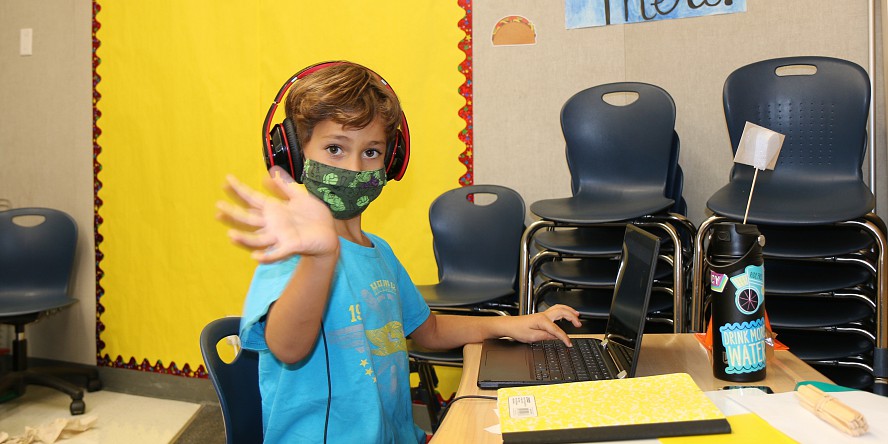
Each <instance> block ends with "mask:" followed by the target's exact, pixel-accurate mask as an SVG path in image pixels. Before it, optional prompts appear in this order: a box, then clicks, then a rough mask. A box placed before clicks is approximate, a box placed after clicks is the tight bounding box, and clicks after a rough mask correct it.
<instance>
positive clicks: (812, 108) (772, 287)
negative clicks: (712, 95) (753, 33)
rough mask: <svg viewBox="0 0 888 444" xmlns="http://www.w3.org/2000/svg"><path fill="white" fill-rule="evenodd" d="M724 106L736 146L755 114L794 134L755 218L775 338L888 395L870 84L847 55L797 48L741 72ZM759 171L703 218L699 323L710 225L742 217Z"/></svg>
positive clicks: (697, 274)
mask: <svg viewBox="0 0 888 444" xmlns="http://www.w3.org/2000/svg"><path fill="white" fill-rule="evenodd" d="M723 101H724V110H725V119H726V121H727V126H728V132H729V134H730V139H731V147H732V149H733V150H734V152H735V153H736V150H737V147H738V144H739V141H740V137H741V134H742V132H743V128H744V125H745V124H746V122H747V121H748V122H752V123H754V124H757V125H760V126H763V127H766V128H769V129H771V130H774V131H776V132H778V133H781V134H784V135H785V140H784V144H783V148H782V150H781V152H780V156H779V157H778V160H777V164H776V166H775V168H774V170H773V171H772V170H766V171H760V172H759V173H758V177H757V180H756V183H755V188H754V194H753V196H752V200H751V205H750V207H749V213H748V221H747V222H748V223H750V224H755V225H757V226H758V227H759V230H760V231H761V232H762V234H764V235H765V238H766V244H765V247H764V249H763V253H764V256H765V293H766V295H767V301H766V305H765V306H766V309H767V311H768V314H769V316H770V320H771V324H772V326H773V327H774V330H775V331H776V332H777V333H778V336H777V339H778V340H779V341H781V342H783V343H785V344H787V345H788V346H789V347H790V350H791V351H792V352H793V353H794V354H796V355H797V356H799V357H800V358H802V359H803V360H805V361H807V362H808V363H810V364H811V365H813V366H814V367H815V368H816V369H817V370H818V371H820V372H822V373H824V374H826V375H827V376H828V377H829V378H830V379H833V380H834V381H836V382H837V383H839V384H842V385H848V386H852V387H857V388H864V389H874V390H877V391H880V392H883V393H884V392H886V389H888V385H886V384H888V380H886V377H888V354H886V347H888V332H886V328H888V325H886V324H885V321H886V305H888V302H886V291H888V287H886V273H885V246H886V244H885V242H886V241H885V239H886V238H885V233H886V231H885V225H884V223H883V222H882V220H881V219H880V218H879V217H878V216H877V215H876V214H875V213H873V208H874V205H875V199H874V196H873V194H872V192H870V190H869V188H867V185H866V183H864V180H863V173H862V165H863V160H864V156H865V154H866V140H867V133H866V123H867V116H868V112H869V105H870V81H869V77H868V76H867V73H866V71H864V70H863V68H861V67H860V66H858V65H856V64H854V63H852V62H849V61H845V60H840V59H835V58H828V57H787V58H779V59H771V60H764V61H761V62H757V63H752V64H750V65H747V66H744V67H741V68H739V69H737V70H736V71H734V72H733V73H732V74H731V75H730V76H729V77H728V78H727V80H726V82H725V86H724V94H723ZM753 175H754V169H753V167H751V166H747V165H742V164H736V165H734V167H733V168H732V170H731V174H730V181H729V183H728V184H727V185H725V186H724V187H722V188H721V189H719V190H718V191H717V192H716V193H715V194H714V195H713V196H712V197H711V198H710V199H709V201H708V202H707V204H706V205H707V207H708V209H709V210H710V211H711V212H712V213H713V216H712V217H710V218H709V219H708V220H706V221H705V222H704V223H702V224H701V225H700V227H699V230H698V233H697V239H696V247H695V258H694V278H693V287H694V289H693V296H694V297H693V307H692V318H691V321H692V329H694V330H697V331H701V330H702V329H703V328H704V325H705V319H706V312H707V306H708V305H707V302H708V301H707V297H708V294H707V292H706V290H705V289H706V288H707V287H708V286H707V284H708V281H707V277H706V274H707V270H706V268H705V265H704V261H703V256H704V254H705V252H704V244H705V241H706V239H707V236H709V233H710V228H711V227H712V224H713V223H715V222H718V221H742V220H743V218H744V215H745V213H746V206H747V201H748V197H749V193H750V189H751V185H752V179H753Z"/></svg>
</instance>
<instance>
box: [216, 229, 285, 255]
mask: <svg viewBox="0 0 888 444" xmlns="http://www.w3.org/2000/svg"><path fill="white" fill-rule="evenodd" d="M228 237H229V238H230V239H231V240H232V242H234V243H235V244H237V245H240V246H242V247H244V248H247V249H249V250H263V249H266V248H268V247H270V246H271V245H274V243H275V242H276V241H277V238H276V237H275V236H274V235H272V234H268V233H261V234H256V233H247V232H243V231H239V230H229V231H228Z"/></svg>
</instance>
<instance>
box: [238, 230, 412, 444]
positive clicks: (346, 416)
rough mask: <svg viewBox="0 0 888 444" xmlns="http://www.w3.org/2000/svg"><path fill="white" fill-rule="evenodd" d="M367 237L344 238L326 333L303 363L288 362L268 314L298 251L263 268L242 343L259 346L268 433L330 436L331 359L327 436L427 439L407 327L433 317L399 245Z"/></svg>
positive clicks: (282, 439)
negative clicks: (275, 346) (273, 337)
mask: <svg viewBox="0 0 888 444" xmlns="http://www.w3.org/2000/svg"><path fill="white" fill-rule="evenodd" d="M367 237H368V238H370V240H371V241H372V242H373V247H370V248H368V247H363V246H361V245H358V244H355V243H352V242H349V241H347V240H345V239H342V238H340V239H339V243H340V252H339V262H338V263H337V265H336V273H335V275H334V277H333V287H332V289H331V290H330V297H329V302H328V304H327V309H326V311H325V312H324V319H323V330H324V336H326V339H325V338H324V336H322V335H318V340H317V342H316V343H315V347H314V348H313V349H312V351H311V353H310V355H309V356H307V357H306V358H305V359H303V360H302V361H300V362H298V363H296V364H292V365H287V364H284V363H282V362H281V361H279V360H278V359H277V358H275V357H274V355H272V354H271V352H270V351H269V350H268V345H267V344H266V343H265V316H266V315H267V314H268V308H269V307H270V306H271V304H272V303H273V302H274V301H276V300H277V299H278V297H280V294H281V291H282V290H283V289H284V287H285V286H286V285H287V282H288V281H289V280H290V276H291V275H292V274H293V271H294V270H295V268H296V264H297V263H298V261H299V257H298V256H296V257H292V258H289V259H287V260H284V261H280V262H276V263H273V264H268V265H260V266H259V267H258V268H257V269H256V273H255V275H254V276H253V282H252V284H251V285H250V290H249V292H248V293H247V300H246V302H245V304H244V313H243V317H242V320H241V328H240V336H241V342H242V344H243V347H244V348H246V349H250V350H256V351H257V352H259V390H260V393H261V394H262V421H263V426H264V429H265V442H270V443H310V442H322V441H323V437H324V423H325V419H326V409H327V399H328V395H327V390H328V382H327V378H328V363H329V379H330V382H331V384H330V386H331V388H332V398H331V401H330V414H329V424H328V425H327V442H329V443H338V442H342V443H357V442H360V443H416V442H424V441H425V432H423V430H422V429H420V428H419V427H417V426H416V425H415V424H414V422H413V411H412V402H411V399H410V371H409V368H408V361H407V344H406V339H405V336H407V335H409V334H410V333H412V332H413V330H415V329H416V328H417V327H419V326H420V325H421V324H422V323H423V322H425V320H426V319H427V318H428V316H429V307H428V305H426V303H425V300H423V298H422V295H421V294H420V293H419V291H418V290H417V289H416V286H415V285H414V284H413V281H411V280H410V276H408V275H407V271H406V270H405V269H404V267H403V266H402V265H401V263H400V262H399V261H398V259H397V258H396V257H395V255H394V253H393V252H392V250H391V247H389V245H388V244H387V243H386V242H385V241H383V240H382V239H381V238H379V237H377V236H374V235H371V234H367ZM325 342H326V344H325ZM325 355H329V361H328V358H327V357H326V356H325Z"/></svg>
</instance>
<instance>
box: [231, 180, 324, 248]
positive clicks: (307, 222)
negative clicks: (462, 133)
mask: <svg viewBox="0 0 888 444" xmlns="http://www.w3.org/2000/svg"><path fill="white" fill-rule="evenodd" d="M272 173H273V175H275V176H276V177H274V178H268V179H266V180H265V182H264V186H265V188H266V189H267V190H268V191H269V192H270V193H271V194H273V196H269V195H267V194H264V193H261V192H259V191H256V190H254V189H252V188H250V187H248V186H247V185H245V184H243V183H241V182H239V181H238V180H237V179H235V178H233V177H229V178H228V190H230V194H231V196H232V198H233V199H234V200H235V201H236V202H237V203H238V204H239V206H236V205H232V204H229V203H227V202H219V204H218V208H219V210H220V214H219V219H220V220H221V221H222V222H224V223H226V224H228V225H229V226H231V227H232V228H233V229H232V230H230V231H229V233H228V234H229V237H231V239H232V241H233V242H234V243H236V244H238V245H240V246H242V247H244V248H247V249H249V250H252V251H253V257H254V258H255V259H256V260H258V261H259V262H263V263H268V262H274V261H278V260H281V259H284V258H287V257H290V256H292V255H297V254H298V255H301V256H326V255H331V254H335V253H336V252H337V250H338V247H339V238H338V235H337V234H336V230H335V228H334V225H333V216H332V214H331V213H330V210H329V209H328V208H327V206H326V205H325V204H324V203H323V202H321V201H320V200H319V199H317V198H316V197H314V196H312V195H311V194H309V193H308V191H306V190H305V188H304V187H302V186H299V185H297V184H296V183H293V181H292V179H290V180H286V179H289V176H286V173H282V174H275V171H272Z"/></svg>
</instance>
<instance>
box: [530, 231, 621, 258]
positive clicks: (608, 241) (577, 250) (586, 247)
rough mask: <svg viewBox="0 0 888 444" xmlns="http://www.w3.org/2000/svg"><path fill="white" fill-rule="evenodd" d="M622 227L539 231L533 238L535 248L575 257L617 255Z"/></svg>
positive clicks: (619, 248)
mask: <svg viewBox="0 0 888 444" xmlns="http://www.w3.org/2000/svg"><path fill="white" fill-rule="evenodd" d="M625 233H626V228H625V227H624V226H615V227H608V226H604V227H579V228H566V229H557V230H548V231H540V232H538V233H536V234H535V235H534V237H533V241H534V242H535V243H536V245H537V247H539V248H540V249H544V250H550V251H557V252H560V253H564V254H569V255H577V256H604V255H618V254H620V251H622V248H623V235H624V234H625Z"/></svg>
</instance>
